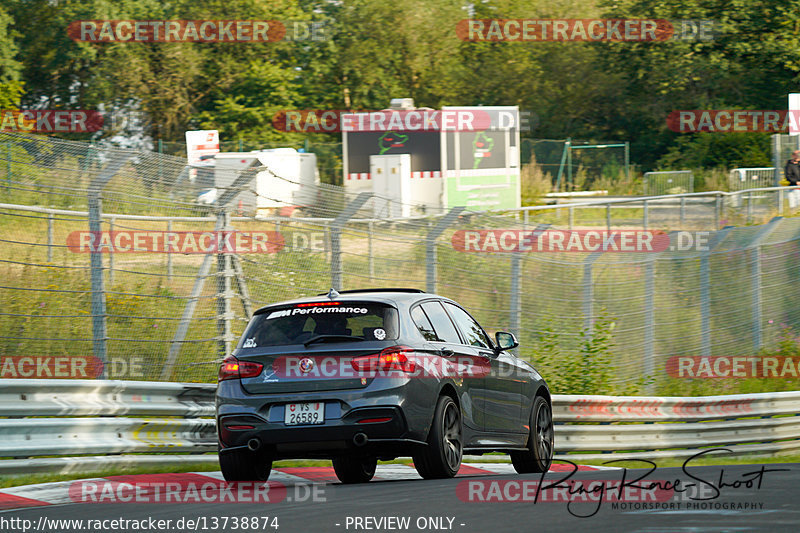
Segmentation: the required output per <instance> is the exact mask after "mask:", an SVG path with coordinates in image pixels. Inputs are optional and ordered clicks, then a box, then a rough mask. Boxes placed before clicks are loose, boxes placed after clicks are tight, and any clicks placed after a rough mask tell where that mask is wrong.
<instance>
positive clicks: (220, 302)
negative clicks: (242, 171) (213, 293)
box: [217, 209, 233, 357]
mask: <svg viewBox="0 0 800 533" xmlns="http://www.w3.org/2000/svg"><path fill="white" fill-rule="evenodd" d="M217 216H218V217H220V218H221V219H222V223H221V224H220V225H221V226H222V231H223V232H228V231H230V223H231V214H230V212H229V211H228V210H227V209H225V210H224V211H223V212H222V213H220V214H218V215H217ZM219 244H220V243H217V248H218V250H217V331H218V333H219V336H218V337H217V344H218V353H219V355H220V357H227V356H228V355H230V354H231V351H232V350H231V348H232V345H233V330H232V329H231V322H232V321H233V310H232V308H231V299H232V298H233V290H232V286H231V278H233V265H232V264H231V252H230V250H228V249H227V248H226V247H223V248H222V249H220V247H219Z"/></svg>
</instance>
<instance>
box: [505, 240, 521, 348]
mask: <svg viewBox="0 0 800 533" xmlns="http://www.w3.org/2000/svg"><path fill="white" fill-rule="evenodd" d="M521 253H522V252H520V251H515V252H511V287H510V292H511V294H510V295H509V296H510V300H511V301H510V302H509V303H510V304H511V305H510V306H509V310H508V329H509V331H511V333H513V334H514V335H516V336H517V337H519V324H520V315H521V314H522V294H521V293H522V286H521V285H522V283H521V279H520V278H521V277H522V276H521V275H520V271H521V270H522V268H521V266H522V265H521V263H522V257H520V254H521Z"/></svg>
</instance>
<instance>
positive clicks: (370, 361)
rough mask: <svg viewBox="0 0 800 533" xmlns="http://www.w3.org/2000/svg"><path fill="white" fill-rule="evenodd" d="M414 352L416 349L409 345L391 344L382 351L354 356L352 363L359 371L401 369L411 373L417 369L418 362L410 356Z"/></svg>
mask: <svg viewBox="0 0 800 533" xmlns="http://www.w3.org/2000/svg"><path fill="white" fill-rule="evenodd" d="M413 353H414V349H413V348H409V347H408V346H391V347H389V348H386V349H384V350H381V353H375V354H370V355H361V356H359V357H354V358H353V359H352V360H351V361H350V364H351V365H352V366H353V368H354V369H355V370H357V371H359V372H388V371H391V370H400V371H401V372H409V373H411V372H414V371H415V370H416V369H417V363H416V362H415V361H414V360H413V359H411V358H410V357H409V356H410V355H411V354H413Z"/></svg>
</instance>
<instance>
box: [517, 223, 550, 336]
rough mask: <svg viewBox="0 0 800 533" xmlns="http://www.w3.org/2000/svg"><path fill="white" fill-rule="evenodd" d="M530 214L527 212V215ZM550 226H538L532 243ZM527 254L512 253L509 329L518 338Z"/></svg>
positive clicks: (520, 252)
mask: <svg viewBox="0 0 800 533" xmlns="http://www.w3.org/2000/svg"><path fill="white" fill-rule="evenodd" d="M527 213H528V212H527V211H525V214H527ZM549 227H550V224H539V225H538V226H536V229H535V230H534V232H533V237H535V239H531V242H534V241H535V240H536V239H538V238H539V235H540V234H541V233H542V231H544V230H545V229H547V228H549ZM523 229H528V228H527V220H526V223H525V224H524V225H523ZM523 253H525V252H524V251H520V250H517V251H514V252H511V288H510V292H511V295H510V297H511V298H510V299H511V302H510V306H509V317H508V324H509V325H508V327H509V331H511V333H513V334H514V335H516V336H517V337H519V336H520V334H521V321H520V317H521V316H522V254H523Z"/></svg>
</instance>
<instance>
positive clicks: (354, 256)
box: [0, 134, 800, 394]
mask: <svg viewBox="0 0 800 533" xmlns="http://www.w3.org/2000/svg"><path fill="white" fill-rule="evenodd" d="M0 146H6V147H8V146H10V149H9V151H8V152H7V154H10V156H6V157H5V158H4V157H3V156H0V201H1V202H2V204H0V214H1V216H0V227H2V232H0V246H2V247H3V248H4V250H3V253H2V255H0V257H2V259H0V272H2V281H0V303H2V305H1V306H0V354H1V355H2V361H0V377H4V378H6V377H100V376H103V377H109V378H119V379H145V380H163V381H198V382H213V381H214V380H215V376H216V371H217V365H218V362H219V360H220V358H221V357H222V356H224V355H225V354H226V353H230V351H231V350H232V348H233V346H234V345H235V342H236V340H237V339H238V338H239V336H240V335H241V332H242V331H243V329H244V326H245V324H246V323H247V320H248V318H249V316H251V314H252V312H253V311H254V310H255V309H257V308H259V307H260V306H263V305H266V304H269V303H272V302H277V301H281V300H287V299H292V298H297V297H300V296H309V295H313V294H317V293H324V292H327V290H328V289H329V288H330V287H332V286H333V287H335V288H346V289H355V288H365V287H414V288H420V289H425V290H428V291H429V292H436V293H438V294H441V295H444V296H447V297H451V298H453V299H455V300H457V301H459V302H460V303H462V304H463V305H464V306H465V307H466V308H467V309H468V310H469V311H470V312H471V313H473V314H474V315H475V317H476V318H477V319H478V320H479V321H480V322H481V323H482V324H483V325H484V326H485V327H486V328H487V329H488V330H489V332H490V333H493V332H494V331H497V330H510V331H513V332H514V333H515V334H517V335H518V337H519V338H520V342H521V346H522V347H521V348H520V352H519V353H520V355H521V356H522V357H525V358H527V359H530V360H532V361H533V362H534V363H536V364H537V365H539V366H540V367H541V369H542V370H543V372H544V374H545V376H547V373H548V369H550V370H551V371H554V370H553V369H556V368H558V365H557V363H559V361H577V360H579V359H580V358H587V357H589V358H591V357H595V356H597V359H594V360H592V359H589V364H595V365H606V366H607V376H606V378H607V383H606V390H605V391H606V392H620V393H623V392H629V391H631V390H632V389H631V387H641V388H642V390H645V391H647V392H650V393H665V394H666V393H676V392H682V393H691V392H692V390H687V389H686V387H690V388H691V386H690V385H685V384H684V383H683V382H678V380H676V379H673V377H671V376H670V374H669V372H668V365H669V364H670V363H669V362H670V360H671V358H673V357H675V356H717V355H725V356H737V355H742V356H750V355H753V354H755V353H757V351H758V350H759V349H760V348H761V347H764V346H767V347H769V346H775V345H776V343H777V342H778V340H779V335H780V331H779V324H789V325H792V324H798V323H800V310H799V309H798V306H797V305H796V301H797V299H798V297H800V285H798V283H797V282H796V280H797V279H798V274H800V261H798V257H800V219H781V218H777V219H774V220H772V222H770V220H771V219H772V217H773V216H775V215H776V214H778V213H784V214H786V213H788V211H786V209H785V208H786V205H785V204H786V202H785V197H784V196H785V194H784V193H785V190H784V189H773V190H768V191H764V192H759V193H758V195H756V196H753V195H752V194H750V197H749V198H748V196H747V193H745V194H743V195H739V196H741V197H742V198H745V199H746V200H743V201H742V202H739V203H738V204H737V202H732V201H730V199H731V197H732V196H727V195H723V194H722V193H710V194H708V195H703V194H700V193H695V194H694V195H685V196H682V197H679V198H664V199H657V200H655V199H653V200H646V201H642V200H641V199H637V200H635V201H634V200H631V201H630V202H618V203H606V204H575V205H564V206H540V207H535V208H526V209H523V210H517V211H513V212H505V213H488V212H473V211H467V210H463V209H460V208H455V209H453V210H448V211H444V210H442V211H434V212H431V211H430V210H429V211H428V212H427V214H426V215H425V216H421V217H417V218H410V219H409V218H405V219H389V218H381V217H377V216H376V213H377V212H380V211H381V210H382V209H384V208H385V205H386V203H387V202H391V201H392V200H391V199H388V198H381V197H375V196H373V195H372V194H371V193H362V194H359V195H354V194H348V193H346V192H345V191H344V190H343V189H341V188H339V187H335V186H331V185H322V186H320V191H319V195H318V196H317V198H318V201H317V202H316V203H315V205H313V206H306V208H304V209H298V210H295V211H294V212H293V216H279V214H278V213H279V212H280V210H278V209H276V210H274V211H272V212H263V211H262V212H259V213H258V214H256V213H254V212H240V210H239V208H238V202H237V198H238V196H239V195H241V194H243V193H247V194H255V195H258V194H269V193H268V192H266V193H265V191H263V190H261V191H259V190H258V189H254V188H253V187H254V186H253V185H252V184H253V176H254V175H255V173H256V172H261V171H263V170H264V169H263V168H251V169H248V170H245V171H243V172H242V173H240V175H238V177H237V178H236V179H235V180H234V181H233V182H232V183H231V184H230V185H229V187H227V188H224V189H222V190H221V191H220V194H219V195H218V199H217V201H216V202H215V203H214V204H212V205H206V204H199V203H197V201H196V195H197V190H196V189H195V188H194V186H193V183H192V181H191V180H190V179H185V173H186V171H187V168H186V162H185V160H184V159H181V158H177V157H172V156H167V155H159V154H153V153H147V152H137V151H126V150H115V149H106V150H103V151H97V150H96V149H93V148H91V147H88V146H87V145H85V144H82V143H74V142H66V141H57V140H52V139H47V138H40V137H36V138H33V137H24V136H16V135H11V134H6V135H2V136H0ZM181 176H184V178H182V177H181ZM275 179H276V180H280V179H282V178H281V177H279V176H276V177H275ZM278 200H280V199H276V201H278ZM256 215H257V216H256ZM747 221H749V222H750V223H751V224H760V225H754V226H748V227H741V228H726V229H723V230H719V228H721V227H723V226H727V225H730V224H735V223H739V222H741V223H746V222H747ZM625 228H628V229H632V228H638V229H641V228H648V229H650V230H663V232H664V234H665V235H666V236H667V241H664V242H666V243H667V244H666V245H665V246H664V247H663V249H661V250H660V251H657V252H640V251H635V252H628V253H602V252H594V253H574V252H570V251H566V250H563V249H556V250H554V251H541V252H539V251H531V252H519V251H515V250H516V249H514V248H513V246H512V247H511V248H509V247H507V246H505V243H506V241H505V240H504V239H505V237H504V235H505V236H509V235H510V236H511V237H514V236H516V237H519V235H521V233H520V232H526V231H527V232H531V233H529V234H528V235H533V234H534V233H532V232H537V231H538V232H541V231H544V230H554V229H573V230H580V231H584V232H586V231H596V232H602V231H603V230H606V231H608V230H609V229H610V230H620V229H625ZM676 230H684V231H685V232H688V231H689V230H691V231H693V232H694V233H685V232H684V233H680V232H678V231H676ZM718 230H719V231H718ZM701 231H704V232H705V233H698V232H701ZM176 235H177V237H175V236H176ZM209 235H210V236H211V237H208V236H209ZM215 235H216V237H214V236H215ZM490 235H491V236H493V237H492V238H490ZM170 236H172V237H170ZM190 236H191V237H190ZM226 236H230V237H229V238H230V243H233V244H232V248H231V247H226V246H223V247H220V246H218V244H219V242H222V241H224V239H225V238H226ZM238 236H243V237H242V242H239V241H237V238H238ZM687 236H688V237H687ZM173 237H174V238H175V239H176V240H175V241H174V242H173V243H172V244H174V246H167V242H168V241H169V240H170V239H172V238H173ZM687 238H694V239H701V238H702V239H703V242H704V243H705V246H704V247H703V246H691V245H689V246H688V247H687V245H686V239H687ZM92 239H95V240H92ZM103 239H106V240H105V241H103ZM137 239H140V241H137ZM202 239H211V240H210V241H207V242H205V244H204V243H203V241H202ZM214 239H217V241H214ZM189 242H193V243H194V244H192V245H190V244H187V243H189ZM215 242H216V243H217V244H214V243H215ZM159 243H160V244H159ZM209 243H210V244H209ZM101 244H102V246H101ZM695 244H697V243H695ZM126 247H127V249H125V248H126ZM112 249H113V250H114V253H109V250H112ZM593 354H594V355H593ZM601 356H602V357H603V358H607V359H602V360H601V359H600V357H601ZM76 360H78V362H77V363H76V362H75V361H76ZM592 361H594V363H592ZM81 373H82V374H81ZM59 374H60V375H59ZM554 377H555V376H554ZM768 386H772V385H768ZM775 386H776V387H777V386H779V384H776V385H775ZM681 387H683V388H681ZM555 392H561V391H559V390H556V391H555Z"/></svg>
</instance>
